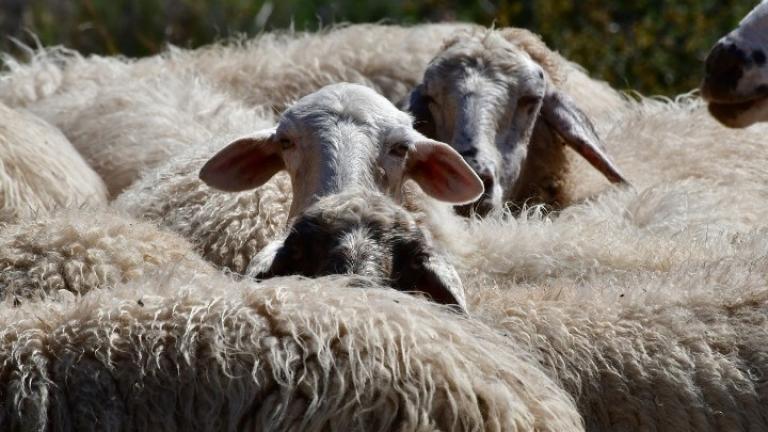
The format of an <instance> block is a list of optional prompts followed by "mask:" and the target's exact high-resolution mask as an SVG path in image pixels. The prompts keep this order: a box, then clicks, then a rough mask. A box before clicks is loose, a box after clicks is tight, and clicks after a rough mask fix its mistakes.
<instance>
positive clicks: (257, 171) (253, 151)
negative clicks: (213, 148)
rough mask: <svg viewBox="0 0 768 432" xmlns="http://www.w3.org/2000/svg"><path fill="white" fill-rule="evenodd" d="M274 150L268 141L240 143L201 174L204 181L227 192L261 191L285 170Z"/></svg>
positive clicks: (224, 150) (210, 164)
mask: <svg viewBox="0 0 768 432" xmlns="http://www.w3.org/2000/svg"><path fill="white" fill-rule="evenodd" d="M271 147H272V145H271V142H270V141H269V140H268V139H261V140H256V139H251V138H243V139H240V140H237V141H235V142H234V143H232V144H230V145H228V146H227V147H225V148H224V149H223V150H221V151H220V152H219V153H217V154H216V155H215V156H213V157H212V158H211V159H210V160H209V161H208V162H206V164H205V165H204V166H203V168H202V169H201V170H200V179H201V180H202V181H203V182H205V183H206V184H207V185H209V186H211V187H213V188H216V189H219V190H223V191H226V192H239V191H243V190H248V189H253V188H256V187H259V186H261V185H262V184H264V183H266V182H267V181H268V180H269V179H270V178H271V177H272V176H273V175H275V174H276V173H277V172H278V171H280V170H282V169H283V168H284V167H285V165H284V163H283V160H282V158H281V157H280V155H279V154H278V153H276V152H274V151H273V149H272V148H271Z"/></svg>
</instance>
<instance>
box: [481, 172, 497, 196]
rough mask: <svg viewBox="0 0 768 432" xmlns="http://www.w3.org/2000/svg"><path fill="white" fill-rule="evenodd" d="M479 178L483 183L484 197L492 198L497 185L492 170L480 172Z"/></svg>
mask: <svg viewBox="0 0 768 432" xmlns="http://www.w3.org/2000/svg"><path fill="white" fill-rule="evenodd" d="M477 176H478V177H480V181H482V182H483V187H484V188H485V192H484V193H483V196H484V197H485V196H491V194H492V193H493V186H494V184H496V179H495V177H494V175H493V173H492V172H491V171H490V170H478V171H477Z"/></svg>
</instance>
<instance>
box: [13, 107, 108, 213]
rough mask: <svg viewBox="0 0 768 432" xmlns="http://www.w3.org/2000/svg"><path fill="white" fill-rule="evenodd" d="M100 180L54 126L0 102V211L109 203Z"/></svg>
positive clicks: (47, 209)
mask: <svg viewBox="0 0 768 432" xmlns="http://www.w3.org/2000/svg"><path fill="white" fill-rule="evenodd" d="M106 201H107V200H106V188H105V186H104V182H103V181H102V180H101V178H100V177H99V176H98V175H97V174H96V173H95V172H93V170H92V169H91V168H90V167H89V166H88V165H87V164H86V163H85V161H83V159H82V158H81V157H80V155H79V154H78V153H77V151H75V149H74V148H72V145H71V144H70V143H69V141H67V139H66V138H65V137H64V136H63V135H62V134H61V132H59V131H58V130H57V129H56V128H55V127H53V126H51V125H49V124H48V123H46V122H45V121H43V120H41V119H40V118H37V117H35V116H34V115H32V114H30V113H28V112H25V111H23V110H19V111H16V110H12V109H10V108H8V107H6V106H5V105H2V104H0V209H2V210H3V213H4V215H3V218H6V217H7V218H9V219H11V218H14V219H15V218H17V217H25V216H30V215H33V214H45V213H48V212H50V211H52V210H54V209H56V208H62V207H78V206H86V207H100V206H102V207H103V206H105V205H106Z"/></svg>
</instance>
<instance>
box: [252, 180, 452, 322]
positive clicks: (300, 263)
mask: <svg viewBox="0 0 768 432" xmlns="http://www.w3.org/2000/svg"><path fill="white" fill-rule="evenodd" d="M248 273H249V274H251V275H255V276H256V277H258V278H269V277H275V276H288V275H294V274H298V275H302V276H308V277H318V276H325V275H332V274H352V275H358V276H361V277H364V278H366V280H367V281H374V282H376V283H378V284H381V285H383V286H391V287H393V288H395V289H398V290H400V291H414V292H421V293H424V294H426V295H427V297H429V298H430V299H432V300H433V301H435V302H437V303H442V304H449V305H456V306H458V307H459V309H460V310H463V311H466V300H465V298H464V297H465V296H464V289H463V287H462V285H461V280H460V279H459V276H458V274H457V273H456V270H455V269H454V268H453V265H451V264H450V262H449V260H448V257H447V256H446V255H445V252H444V251H440V250H439V249H438V248H437V247H436V245H435V244H434V242H433V241H432V239H431V235H430V233H429V231H428V230H426V229H424V228H423V227H421V226H420V225H419V223H418V222H417V221H416V219H415V218H414V216H413V215H412V214H411V213H409V212H407V211H406V210H405V209H403V208H402V207H400V206H398V205H397V204H395V203H394V202H393V201H392V200H391V199H389V198H387V197H385V196H383V195H381V194H379V193H375V192H371V191H364V190H360V191H347V192H344V193H340V194H337V195H331V196H328V197H325V198H322V199H321V200H320V201H318V202H316V203H315V204H313V205H312V206H311V207H309V208H307V209H306V210H304V212H303V213H302V214H301V215H300V216H298V217H297V218H296V219H295V220H294V221H293V224H292V226H291V227H290V229H289V233H288V235H287V236H286V238H285V239H284V240H278V241H276V244H274V245H270V246H269V247H267V248H265V249H264V250H263V252H262V253H260V254H259V256H257V257H256V258H255V259H254V260H253V262H252V264H251V266H250V268H249V269H248Z"/></svg>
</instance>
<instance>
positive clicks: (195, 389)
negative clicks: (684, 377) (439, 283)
mask: <svg viewBox="0 0 768 432" xmlns="http://www.w3.org/2000/svg"><path fill="white" fill-rule="evenodd" d="M348 283H349V281H345V280H344V279H339V278H325V279H320V280H315V281H311V280H300V279H291V278H283V279H274V280H271V281H267V282H264V283H262V284H260V285H255V284H253V283H235V282H233V281H231V280H230V279H228V278H227V277H224V276H215V275H211V276H209V275H194V274H190V273H186V274H184V273H179V272H177V273H173V274H169V275H166V276H153V277H149V278H144V279H140V280H137V281H135V282H132V283H128V284H124V285H121V286H118V287H116V288H115V289H114V290H112V291H95V292H92V293H90V294H88V295H86V296H84V297H82V298H79V299H77V298H73V299H67V298H62V299H61V300H60V301H59V302H56V303H53V302H51V303H48V304H45V303H37V304H31V305H22V306H21V307H19V308H16V309H13V308H9V307H7V306H5V305H0V310H1V313H0V317H2V318H1V319H0V321H2V326H0V335H1V337H0V340H1V341H2V343H0V361H2V364H3V365H4V366H3V371H4V373H3V377H4V384H5V386H4V390H3V393H2V395H3V396H2V397H3V400H4V401H5V402H4V403H3V405H2V413H3V415H2V416H0V424H2V427H3V429H25V430H54V431H58V430H90V429H93V428H97V429H99V430H125V429H131V430H165V431H176V430H178V431H181V430H190V429H195V430H205V431H212V430H265V431H269V430H302V431H319V430H345V431H347V430H349V431H358V430H359V431H390V430H414V431H434V430H486V431H552V432H555V431H579V430H583V428H582V425H581V419H580V418H579V416H578V414H577V413H576V411H575V408H574V405H573V401H572V400H571V399H570V397H568V396H567V395H566V394H565V393H564V392H563V391H562V390H561V389H560V388H559V387H558V386H557V385H555V383H554V382H553V381H552V380H550V379H549V378H548V377H547V376H546V375H545V374H544V373H543V372H542V370H541V369H540V368H539V367H538V365H537V364H536V362H535V361H533V359H532V358H531V357H530V355H529V354H527V353H526V352H525V351H521V350H516V349H514V347H505V346H504V345H505V343H504V339H503V338H501V337H500V336H499V335H496V334H494V332H492V331H490V330H489V329H488V328H486V327H484V326H482V325H479V324H477V323H474V322H470V321H466V320H465V319H463V318H461V317H459V316H458V315H456V314H454V313H451V312H448V311H447V310H441V309H440V308H438V307H437V306H434V305H431V304H429V303H428V302H425V301H423V300H419V299H415V298H413V297H411V296H409V295H407V294H403V293H398V292H396V291H394V290H389V289H384V290H383V289H365V290H364V289H360V288H344V286H345V285H347V284H348ZM32 317H34V318H32Z"/></svg>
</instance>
